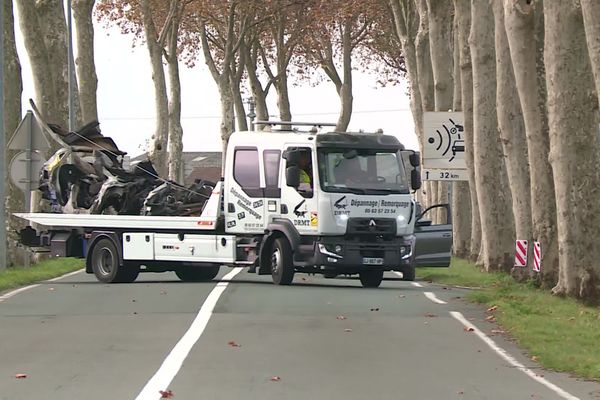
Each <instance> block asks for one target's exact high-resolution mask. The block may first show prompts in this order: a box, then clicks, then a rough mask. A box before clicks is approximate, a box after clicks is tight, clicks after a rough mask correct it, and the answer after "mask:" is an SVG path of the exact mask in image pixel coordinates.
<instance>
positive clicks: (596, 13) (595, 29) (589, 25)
mask: <svg viewBox="0 0 600 400" xmlns="http://www.w3.org/2000/svg"><path fill="white" fill-rule="evenodd" d="M581 11H582V14H583V22H584V26H585V34H586V37H587V47H588V53H589V54H590V60H591V62H592V71H593V73H594V79H595V81H596V92H597V93H598V95H599V96H600V3H599V2H598V0H581Z"/></svg>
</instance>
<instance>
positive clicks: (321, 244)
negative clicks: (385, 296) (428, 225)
mask: <svg viewBox="0 0 600 400" xmlns="http://www.w3.org/2000/svg"><path fill="white" fill-rule="evenodd" d="M413 249H414V237H412V236H408V237H395V238H393V239H389V240H369V241H367V240H360V239H357V238H353V239H348V238H345V237H322V238H320V239H319V241H317V242H316V243H315V249H314V259H313V261H314V265H315V266H317V267H321V268H322V269H326V270H332V271H337V272H340V273H343V272H356V271H361V270H365V269H383V270H386V271H393V270H396V271H402V269H403V268H404V267H405V266H407V265H410V263H411V262H412V258H413Z"/></svg>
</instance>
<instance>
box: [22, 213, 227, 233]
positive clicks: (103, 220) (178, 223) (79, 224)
mask: <svg viewBox="0 0 600 400" xmlns="http://www.w3.org/2000/svg"><path fill="white" fill-rule="evenodd" d="M14 215H15V216H16V217H19V218H22V219H24V220H27V221H29V222H32V223H35V224H38V225H42V226H45V227H48V228H106V229H128V230H133V229H135V230H140V229H143V230H176V231H213V230H214V229H215V227H216V218H215V217H198V216H196V217H171V216H149V215H148V216H146V215H97V214H52V213H19V214H14Z"/></svg>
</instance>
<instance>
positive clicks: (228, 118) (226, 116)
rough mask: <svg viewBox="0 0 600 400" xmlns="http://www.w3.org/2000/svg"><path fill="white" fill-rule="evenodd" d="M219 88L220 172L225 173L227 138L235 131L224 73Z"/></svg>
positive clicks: (229, 88)
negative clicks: (221, 151)
mask: <svg viewBox="0 0 600 400" xmlns="http://www.w3.org/2000/svg"><path fill="white" fill-rule="evenodd" d="M217 87H218V88H219V95H220V97H221V125H220V132H221V141H222V142H223V154H222V171H223V172H224V171H225V155H226V153H227V143H228V142H229V137H230V136H231V134H232V133H233V131H234V130H235V126H234V118H235V117H234V113H233V109H234V99H233V96H232V92H231V86H230V84H229V77H228V76H227V75H226V73H223V75H222V76H221V78H220V79H219V81H218V82H217Z"/></svg>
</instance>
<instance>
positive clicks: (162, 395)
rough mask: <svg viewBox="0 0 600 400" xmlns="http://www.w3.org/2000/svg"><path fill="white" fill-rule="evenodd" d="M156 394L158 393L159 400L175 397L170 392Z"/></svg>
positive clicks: (162, 391) (164, 391)
mask: <svg viewBox="0 0 600 400" xmlns="http://www.w3.org/2000/svg"><path fill="white" fill-rule="evenodd" d="M158 393H160V396H161V397H160V398H161V399H172V398H173V397H175V394H174V393H173V391H172V390H159V391H158Z"/></svg>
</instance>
